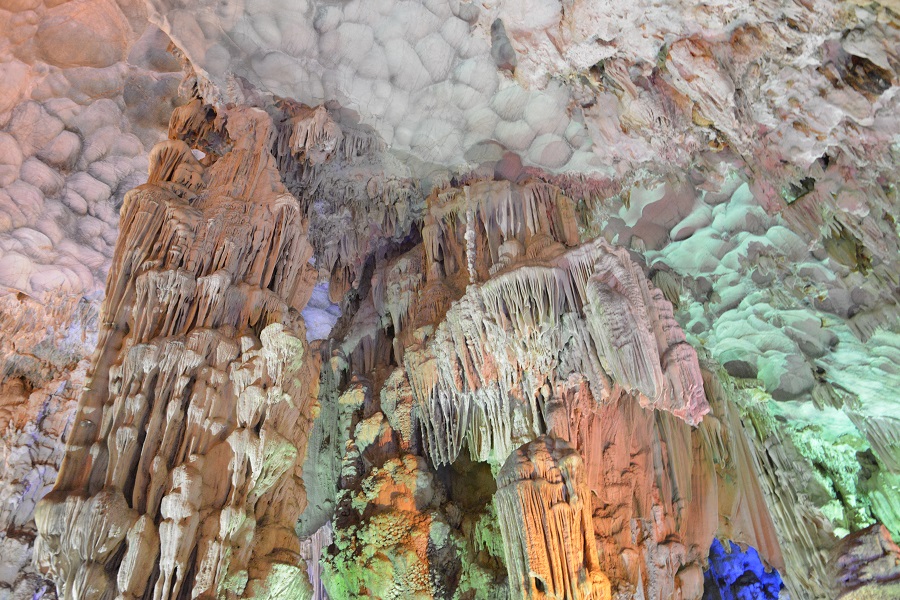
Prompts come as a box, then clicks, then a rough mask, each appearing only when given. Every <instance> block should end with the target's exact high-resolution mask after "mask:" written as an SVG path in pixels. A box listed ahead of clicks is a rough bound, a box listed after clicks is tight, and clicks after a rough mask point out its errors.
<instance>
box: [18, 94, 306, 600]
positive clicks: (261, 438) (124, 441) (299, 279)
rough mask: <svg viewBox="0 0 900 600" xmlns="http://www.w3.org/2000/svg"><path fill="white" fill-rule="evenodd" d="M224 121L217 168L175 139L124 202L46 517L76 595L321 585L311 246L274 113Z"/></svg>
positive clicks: (42, 549) (46, 564)
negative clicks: (316, 564) (308, 519)
mask: <svg viewBox="0 0 900 600" xmlns="http://www.w3.org/2000/svg"><path fill="white" fill-rule="evenodd" d="M220 123H221V124H222V127H223V128H224V131H223V134H225V135H226V136H227V137H229V138H232V139H234V138H237V139H236V140H235V142H234V143H233V144H229V147H227V148H223V154H222V156H219V157H218V158H217V160H215V162H212V164H209V165H207V166H206V167H204V166H203V165H201V164H200V163H199V162H198V161H197V159H196V158H195V157H194V155H193V154H192V153H191V151H190V148H189V147H188V146H187V145H186V144H185V143H184V142H183V141H180V140H171V141H168V142H164V143H162V144H160V145H159V146H157V147H156V148H154V150H153V151H152V152H151V154H150V160H151V163H150V176H149V180H148V183H147V184H145V185H143V186H141V187H139V188H137V189H135V190H133V191H132V192H130V193H129V194H128V195H127V197H126V199H125V203H124V205H123V208H122V227H121V235H120V237H119V241H118V243H117V247H116V254H115V256H114V262H113V267H112V269H111V270H110V275H109V279H108V283H107V290H108V293H107V296H106V299H105V301H104V305H103V309H102V311H101V319H102V322H103V325H102V327H101V330H100V340H99V342H98V351H97V353H96V355H95V357H94V360H93V364H92V366H91V370H90V372H89V374H88V381H87V383H86V384H85V388H84V390H85V391H84V393H83V394H82V396H81V399H80V400H79V404H78V409H77V411H76V413H75V420H74V422H73V424H72V433H71V434H70V437H69V440H68V446H67V449H66V456H65V458H64V460H63V463H62V467H61V469H60V473H59V475H58V477H57V480H56V485H55V486H54V489H53V491H52V492H51V493H50V494H48V495H47V496H46V497H45V498H44V499H43V501H42V503H41V505H40V506H39V507H38V509H37V511H36V515H35V519H36V522H37V526H38V532H39V536H38V540H37V542H36V561H37V563H38V564H39V565H41V567H42V568H44V569H46V572H47V573H48V574H49V575H51V576H52V577H53V579H54V580H55V581H56V582H57V587H58V590H59V593H60V594H61V595H62V596H65V597H67V598H106V597H111V596H114V595H119V596H122V597H126V598H140V597H144V595H145V594H152V596H153V597H155V598H170V597H171V598H177V597H180V596H181V595H182V594H183V593H189V594H190V595H193V596H203V595H205V596H208V597H222V596H234V597H245V596H247V597H250V596H255V597H262V596H267V595H278V594H284V593H288V592H292V593H300V592H302V591H303V590H305V589H306V587H307V586H308V581H307V579H306V573H305V569H300V568H299V567H298V559H299V550H300V546H299V540H298V539H297V538H296V536H295V535H294V533H293V526H294V523H296V521H297V518H298V517H299V515H300V513H301V512H302V511H303V508H304V504H305V498H304V493H303V483H302V479H301V476H300V465H301V464H302V459H303V454H304V450H305V441H306V436H307V435H308V433H309V429H310V422H311V419H312V406H313V405H314V403H315V372H316V370H317V367H316V361H315V359H311V358H309V357H308V356H306V355H307V351H306V343H305V339H304V338H305V335H304V334H305V332H304V328H303V320H302V318H301V317H300V315H299V311H300V310H301V309H302V308H303V307H304V305H305V303H306V300H307V299H308V297H309V292H310V288H311V285H310V284H309V283H308V282H307V279H308V278H306V277H305V269H306V268H307V264H306V261H307V259H308V258H309V257H310V255H311V253H312V249H311V247H310V246H309V244H308V242H307V239H306V232H305V227H304V225H305V223H304V219H303V218H302V215H301V213H300V211H299V206H298V202H297V200H296V199H295V198H294V197H293V196H291V194H290V193H289V192H288V191H287V190H286V189H285V188H284V186H283V185H282V183H281V181H280V178H279V176H278V172H277V170H276V169H275V167H274V164H273V163H274V159H273V157H272V156H271V154H270V153H269V152H268V146H269V145H270V144H271V138H272V136H273V135H274V128H273V125H272V123H271V120H270V118H269V117H268V115H266V114H265V113H264V112H262V111H260V110H258V109H252V108H248V109H241V110H234V111H230V112H228V113H227V114H225V115H222V116H221V117H220ZM173 129H175V128H174V127H173ZM242 131H244V132H247V135H239V134H238V132H242ZM254 239H255V240H257V241H256V242H255V243H247V244H236V243H235V242H236V241H237V240H242V241H246V240H254ZM223 474H227V476H226V477H223ZM182 589H184V590H185V591H184V592H183V591H182Z"/></svg>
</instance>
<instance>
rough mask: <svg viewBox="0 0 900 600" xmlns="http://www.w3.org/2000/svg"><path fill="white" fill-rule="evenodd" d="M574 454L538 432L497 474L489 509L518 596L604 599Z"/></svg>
mask: <svg viewBox="0 0 900 600" xmlns="http://www.w3.org/2000/svg"><path fill="white" fill-rule="evenodd" d="M589 499H590V492H589V489H588V486H587V479H586V477H585V472H584V462H583V460H582V458H581V457H580V456H579V455H578V453H577V452H575V451H574V450H573V449H572V448H571V447H570V446H569V445H568V444H566V443H565V442H563V441H562V440H559V439H556V438H552V437H549V436H542V437H539V438H538V439H536V440H534V441H533V442H529V443H527V444H525V445H523V446H522V447H520V448H519V449H518V450H516V451H515V452H514V453H513V454H511V455H510V457H509V458H508V459H507V460H506V463H505V464H504V465H503V467H502V468H501V469H500V473H499V475H498V476H497V500H496V502H497V513H498V516H499V518H500V527H501V531H502V532H503V545H504V549H505V556H506V561H507V564H508V566H509V578H510V589H511V590H512V592H513V595H515V596H516V597H522V598H561V599H562V598H585V599H586V600H608V599H610V598H611V597H612V596H611V595H610V587H609V579H607V577H606V575H604V574H603V572H602V571H600V562H599V559H598V558H597V546H596V543H595V541H594V534H593V526H592V524H591V511H590V506H589Z"/></svg>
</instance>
